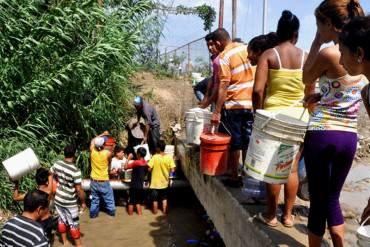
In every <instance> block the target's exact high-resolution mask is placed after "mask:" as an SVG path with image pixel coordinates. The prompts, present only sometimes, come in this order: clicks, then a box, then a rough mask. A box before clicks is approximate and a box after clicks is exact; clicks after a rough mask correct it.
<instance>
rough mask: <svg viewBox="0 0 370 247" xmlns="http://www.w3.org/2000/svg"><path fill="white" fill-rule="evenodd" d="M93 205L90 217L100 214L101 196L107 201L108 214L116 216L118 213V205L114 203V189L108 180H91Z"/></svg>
mask: <svg viewBox="0 0 370 247" xmlns="http://www.w3.org/2000/svg"><path fill="white" fill-rule="evenodd" d="M90 187H91V196H92V199H91V206H90V218H96V217H98V215H99V208H100V198H102V199H103V200H104V202H105V207H106V210H107V214H109V215H111V216H114V215H115V214H116V206H115V205H114V195H113V189H112V187H111V186H110V184H109V181H107V182H96V181H91V185H90Z"/></svg>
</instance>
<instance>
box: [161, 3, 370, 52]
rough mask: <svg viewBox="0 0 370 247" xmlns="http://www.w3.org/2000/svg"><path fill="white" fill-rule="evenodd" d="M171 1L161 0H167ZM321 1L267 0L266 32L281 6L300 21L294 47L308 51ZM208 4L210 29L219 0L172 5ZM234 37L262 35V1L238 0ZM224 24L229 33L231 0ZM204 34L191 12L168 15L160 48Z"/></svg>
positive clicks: (365, 5)
mask: <svg viewBox="0 0 370 247" xmlns="http://www.w3.org/2000/svg"><path fill="white" fill-rule="evenodd" d="M171 1H172V0H163V1H162V2H163V3H170V2H171ZM320 2H321V0H268V22H267V27H268V30H269V31H276V26H277V22H278V20H279V18H280V15H281V12H282V11H283V10H285V9H287V10H290V11H292V12H293V14H295V15H296V16H297V17H298V18H299V20H300V23H301V28H300V33H299V34H300V37H299V41H298V44H297V45H298V47H301V48H303V49H304V50H306V51H308V50H309V49H310V46H311V42H312V40H313V39H314V37H315V33H316V21H315V16H314V10H315V8H316V7H317V6H318V5H319V4H320ZM360 3H361V5H362V7H363V8H364V10H365V12H366V13H370V0H360ZM180 4H181V5H185V6H189V7H191V6H199V5H202V4H207V5H211V6H212V7H214V8H215V10H216V12H217V18H216V21H215V23H214V26H213V29H215V28H217V25H218V9H219V0H174V6H177V5H180ZM237 5H238V12H237V37H240V38H242V40H243V41H245V42H248V41H249V40H250V39H252V38H253V37H255V36H257V35H260V34H262V11H263V0H238V4H237ZM224 27H225V28H226V30H228V31H229V32H230V33H231V0H225V13H224ZM205 35H206V32H205V31H204V30H203V21H202V20H201V19H200V18H199V17H197V16H192V15H172V14H171V15H168V16H167V22H166V24H165V26H164V29H163V37H162V39H161V42H160V49H161V50H164V48H165V47H167V49H168V50H173V49H174V48H175V47H178V46H181V45H183V44H186V43H188V42H190V41H193V40H195V39H198V38H201V37H203V36H205Z"/></svg>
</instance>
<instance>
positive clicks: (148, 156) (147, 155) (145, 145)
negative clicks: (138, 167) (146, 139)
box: [134, 144, 151, 161]
mask: <svg viewBox="0 0 370 247" xmlns="http://www.w3.org/2000/svg"><path fill="white" fill-rule="evenodd" d="M139 148H145V150H146V155H145V158H144V159H145V160H146V161H149V160H150V158H151V155H150V151H149V146H148V144H142V145H137V146H135V147H134V150H135V153H136V152H137V150H138V149H139Z"/></svg>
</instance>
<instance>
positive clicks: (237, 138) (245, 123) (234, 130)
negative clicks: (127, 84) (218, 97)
mask: <svg viewBox="0 0 370 247" xmlns="http://www.w3.org/2000/svg"><path fill="white" fill-rule="evenodd" d="M252 126H253V112H252V110H246V109H244V110H239V109H237V110H226V109H223V110H222V111H221V124H220V127H219V132H220V133H225V134H229V135H231V143H230V150H231V151H236V150H247V149H248V145H249V139H250V136H251V133H252Z"/></svg>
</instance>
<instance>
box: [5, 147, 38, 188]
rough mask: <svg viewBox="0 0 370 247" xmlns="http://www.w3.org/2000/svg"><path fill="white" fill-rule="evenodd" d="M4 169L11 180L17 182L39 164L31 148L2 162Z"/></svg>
mask: <svg viewBox="0 0 370 247" xmlns="http://www.w3.org/2000/svg"><path fill="white" fill-rule="evenodd" d="M2 163H3V165H4V168H5V170H6V171H7V173H8V175H9V177H10V179H11V180H13V181H15V180H19V179H20V178H21V177H23V176H25V175H27V174H29V173H30V172H32V171H33V170H36V169H37V168H39V167H40V162H39V160H38V158H37V156H36V154H35V153H34V152H33V150H32V148H27V149H25V150H23V151H22V152H20V153H17V154H16V155H14V156H12V157H10V158H8V159H7V160H4V161H3V162H2Z"/></svg>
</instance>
